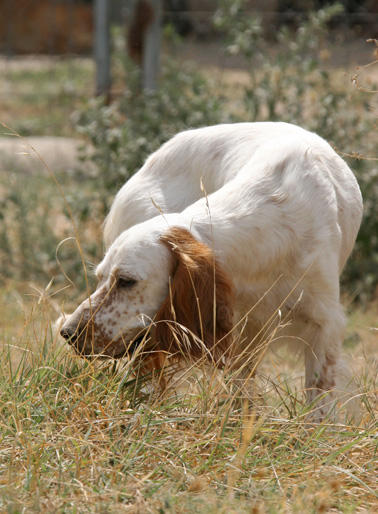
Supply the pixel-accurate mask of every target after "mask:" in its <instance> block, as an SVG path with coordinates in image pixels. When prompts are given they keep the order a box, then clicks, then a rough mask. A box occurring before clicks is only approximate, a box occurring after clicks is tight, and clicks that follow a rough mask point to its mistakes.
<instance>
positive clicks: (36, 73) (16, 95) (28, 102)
mask: <svg viewBox="0 0 378 514" xmlns="http://www.w3.org/2000/svg"><path fill="white" fill-rule="evenodd" d="M0 71H1V72H2V74H1V78H2V81H1V85H0V100H2V101H0V120H1V121H2V122H3V123H5V124H7V125H9V126H11V127H12V129H13V130H15V131H16V132H18V133H20V134H22V135H23V136H28V135H38V136H43V135H48V136H49V135H51V134H53V135H54V136H67V137H72V135H73V134H75V131H74V127H73V124H72V123H71V121H70V115H71V113H72V112H73V111H74V110H75V109H77V108H79V106H81V105H83V103H84V102H85V101H86V100H87V99H88V98H89V97H90V96H91V95H92V94H93V90H94V65H93V60H92V59H89V58H88V59H83V58H76V59H59V58H54V59H52V58H43V57H41V58H34V59H27V58H20V59H15V60H12V61H9V62H8V61H6V60H5V59H4V58H3V59H1V60H0Z"/></svg>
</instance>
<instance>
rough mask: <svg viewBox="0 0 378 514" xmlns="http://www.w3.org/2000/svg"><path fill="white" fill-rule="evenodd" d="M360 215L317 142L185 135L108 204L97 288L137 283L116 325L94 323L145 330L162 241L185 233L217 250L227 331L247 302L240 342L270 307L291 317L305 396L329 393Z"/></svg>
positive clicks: (162, 270) (158, 289)
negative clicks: (228, 308)
mask: <svg viewBox="0 0 378 514" xmlns="http://www.w3.org/2000/svg"><path fill="white" fill-rule="evenodd" d="M162 213H163V215H162ZM361 217H362V199H361V193H360V190H359V187H358V184H357V182H356V179H355V178H354V176H353V173H352V172H351V170H350V169H349V167H348V166H347V165H346V163H345V162H344V161H343V160H342V159H341V158H340V157H339V156H338V155H337V154H336V153H335V152H334V151H333V149H332V148H331V147H330V146H329V145H328V143H326V142H325V141H324V140H323V139H321V138H320V137H319V136H317V135H315V134H313V133H310V132H308V131H306V130H304V129H302V128H299V127H297V126H294V125H290V124H286V123H268V122H267V123H240V124H233V125H218V126H214V127H206V128H202V129H197V130H188V131H186V132H182V133H180V134H178V135H176V136H175V137H173V138H172V139H171V140H170V141H168V142H167V143H165V144H164V145H163V146H162V147H161V148H160V149H159V150H158V151H156V152H155V153H153V154H152V155H151V156H150V157H149V158H148V159H147V161H146V163H145V164H144V166H143V167H142V168H141V169H140V170H139V171H138V172H137V173H136V174H135V175H134V176H133V177H132V178H131V179H130V180H129V181H128V182H127V183H126V184H125V185H124V186H123V187H122V188H121V190H120V191H119V192H118V194H117V196H116V198H115V200H114V203H113V205H112V207H111V210H110V213H109V215H108V217H107V219H106V222H105V227H104V240H105V244H106V247H107V248H108V250H107V253H106V255H105V258H104V260H103V262H102V263H101V264H100V265H99V267H98V274H99V275H100V278H101V281H100V286H99V288H101V287H103V288H105V289H106V288H109V287H110V280H111V279H110V277H111V276H112V275H114V274H117V273H118V274H119V273H121V275H127V276H129V275H131V276H134V277H135V278H138V288H139V290H138V294H137V295H136V296H135V297H134V293H135V291H133V300H132V301H131V297H130V294H131V293H130V292H127V291H126V292H124V293H123V296H122V295H121V296H119V298H118V300H117V301H118V311H119V313H120V314H119V316H118V318H117V323H116V326H114V327H113V328H112V327H110V326H109V325H108V323H107V322H106V316H107V314H106V311H104V312H103V311H102V310H101V311H99V312H98V314H97V315H96V316H97V322H98V323H100V324H102V325H104V326H105V325H106V330H108V332H109V335H110V336H111V337H114V338H116V337H117V335H119V333H120V332H122V333H123V334H125V335H126V336H130V337H131V336H132V335H133V334H134V335H135V332H136V330H138V329H139V327H141V326H142V324H143V323H142V322H141V318H140V314H146V315H147V316H150V317H153V315H154V313H156V311H157V309H158V308H159V305H160V304H161V302H162V301H163V298H164V297H165V295H166V293H167V288H168V275H169V264H168V259H169V257H168V250H167V248H166V247H165V246H164V245H162V244H161V243H160V241H159V238H160V236H161V235H162V234H163V233H164V232H165V231H166V230H167V228H168V227H169V226H180V227H185V228H187V229H189V230H190V231H191V232H192V234H193V235H194V236H195V237H196V238H197V239H198V240H200V241H201V242H203V243H205V244H207V245H208V246H210V247H211V248H212V249H213V250H214V252H215V254H216V256H217V258H218V260H219V262H220V263H221V265H222V266H223V268H224V270H225V271H226V272H227V273H228V275H229V277H231V280H232V282H233V285H234V287H235V290H236V312H235V322H237V321H238V320H239V319H240V318H241V317H243V316H244V315H245V314H246V313H247V312H248V311H249V310H250V309H251V308H252V307H253V306H254V305H255V307H254V309H253V310H252V312H251V314H250V315H249V316H248V323H247V327H246V334H247V335H246V337H247V339H249V340H251V339H252V338H253V337H254V336H255V334H256V333H257V331H258V330H260V329H261V327H262V326H263V325H264V323H265V322H266V321H267V320H268V319H269V318H270V316H271V315H272V313H274V312H275V311H276V310H277V309H278V308H280V312H281V313H282V315H283V316H285V315H286V314H287V313H288V312H291V311H292V313H291V318H292V324H291V327H289V328H288V330H287V331H288V334H289V335H294V336H295V337H298V338H300V339H301V340H302V341H304V345H305V366H306V387H307V388H308V389H309V390H310V393H309V398H310V399H312V398H314V395H315V393H313V394H312V393H311V390H314V391H316V390H317V388H319V389H323V388H325V389H327V388H328V387H332V386H333V385H334V381H335V378H337V377H335V375H336V374H337V367H338V366H339V362H340V350H341V342H342V338H343V330H344V315H343V310H342V307H341V305H340V298H339V276H340V273H341V271H342V269H343V266H344V264H345V262H346V260H347V258H348V256H349V254H350V253H351V251H352V248H353V245H354V242H355V239H356V236H357V232H358V229H359V226H360V222H361ZM273 284H275V285H273ZM272 286H273V287H272ZM268 290H269V293H268V294H266V292H267V291H268ZM96 294H97V292H95V293H94V298H95V295H96ZM138 298H139V299H138ZM78 309H79V310H80V307H79V308H78ZM72 316H75V313H74V315H72ZM77 316H78V314H77V313H76V317H75V319H77ZM322 386H324V387H322Z"/></svg>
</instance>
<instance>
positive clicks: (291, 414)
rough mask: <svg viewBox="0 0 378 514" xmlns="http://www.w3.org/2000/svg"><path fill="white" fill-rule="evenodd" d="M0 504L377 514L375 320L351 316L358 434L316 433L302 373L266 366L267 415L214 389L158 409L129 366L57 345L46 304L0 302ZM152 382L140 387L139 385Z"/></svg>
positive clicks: (39, 508) (164, 400)
mask: <svg viewBox="0 0 378 514" xmlns="http://www.w3.org/2000/svg"><path fill="white" fill-rule="evenodd" d="M0 307H1V311H2V313H3V317H2V321H1V324H0V337H1V342H2V368H1V374H0V395H1V400H0V434H1V443H0V469H1V479H0V493H1V498H2V499H1V510H3V511H8V512H21V511H25V510H26V511H28V512H34V511H36V512H51V511H53V510H57V511H59V512H86V511H91V512H97V511H99V512H140V513H142V512H143V513H144V512H175V513H176V512H210V513H211V512H214V513H215V512H224V513H229V512H235V513H239V512H261V513H263V512H298V513H303V512H306V513H307V512H314V513H315V512H356V511H357V512H371V513H373V512H375V511H376V506H377V501H378V498H377V490H376V476H377V471H378V469H377V454H376V436H377V425H376V414H377V404H376V392H377V389H376V388H377V383H376V379H377V361H376V343H377V336H376V331H375V330H373V329H374V327H377V325H378V319H377V317H376V311H374V309H373V308H372V310H371V311H368V312H362V311H355V312H354V313H353V314H352V316H351V323H350V327H349V329H348V338H347V340H346V346H347V353H348V355H349V357H350V359H351V361H352V363H353V367H354V370H355V372H356V374H357V378H358V380H359V383H360V386H361V392H362V396H361V409H362V420H361V422H360V423H359V424H358V425H355V424H353V423H348V422H346V421H344V422H343V423H337V424H334V423H332V422H331V421H325V422H324V423H322V424H308V423H306V422H305V418H304V416H303V414H304V412H305V408H304V404H303V400H304V395H303V391H302V390H301V387H302V385H301V384H302V382H301V367H300V365H298V364H297V363H295V362H293V361H292V362H290V361H289V359H288V356H287V354H285V353H283V354H282V353H281V354H278V355H277V354H273V353H270V354H268V355H267V357H266V359H265V361H264V362H263V364H262V366H261V369H260V378H259V379H258V385H259V392H260V395H259V401H258V402H257V403H256V404H250V403H249V402H242V403H240V402H239V401H233V400H232V399H231V396H227V395H226V394H225V393H224V392H222V394H219V393H218V394H215V392H214V390H215V389H216V388H215V387H214V382H212V381H211V379H209V378H208V377H206V376H205V377H203V378H202V379H199V382H198V384H197V387H196V388H192V389H191V390H190V391H189V390H188V389H183V390H181V391H180V392H177V391H176V392H174V391H171V393H169V394H166V395H165V396H164V397H160V396H159V395H156V394H154V393H153V392H152V393H149V392H146V391H147V389H146V388H145V390H144V391H143V390H140V389H139V388H138V385H137V384H136V383H135V381H134V377H133V375H132V374H130V373H129V372H128V371H127V369H128V368H127V364H125V363H123V364H122V363H118V365H117V367H115V366H114V365H112V364H110V363H108V364H104V363H103V364H92V363H88V362H84V361H82V360H80V359H79V358H77V357H73V356H71V355H70V354H69V353H68V351H67V348H66V347H64V346H61V344H60V343H59V342H58V341H55V336H54V335H53V333H52V331H51V322H50V320H51V319H52V318H53V317H54V316H55V312H54V309H53V308H52V305H51V302H50V299H49V297H48V296H45V297H44V298H42V297H40V298H39V303H38V298H35V299H32V300H30V298H25V296H24V295H23V294H19V293H15V292H14V290H12V289H11V288H9V289H3V290H2V291H1V296H0ZM143 382H144V381H143V380H142V383H143Z"/></svg>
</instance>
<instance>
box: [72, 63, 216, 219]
mask: <svg viewBox="0 0 378 514" xmlns="http://www.w3.org/2000/svg"><path fill="white" fill-rule="evenodd" d="M126 71H127V75H126V84H125V90H124V92H123V94H122V96H121V97H120V98H118V99H117V100H116V101H115V102H114V103H113V104H112V105H110V106H106V105H104V103H103V100H102V99H95V100H92V101H90V103H89V105H88V107H87V108H86V109H85V110H82V111H80V112H76V113H75V114H74V120H75V122H76V124H77V127H78V130H79V132H80V133H81V134H83V135H84V136H86V138H88V139H89V141H90V142H91V143H92V146H93V150H91V151H90V153H89V154H88V153H86V154H85V155H84V158H89V159H91V160H92V161H93V163H94V164H95V165H96V166H95V167H94V178H95V180H96V182H97V184H98V185H99V189H100V190H102V193H103V194H104V193H106V192H107V193H110V194H113V193H115V192H116V191H117V190H118V188H119V187H120V186H121V185H122V184H123V183H124V182H125V180H126V179H128V178H129V177H130V176H131V175H132V174H133V173H134V172H135V171H137V170H138V168H139V167H140V166H141V165H142V164H143V162H144V160H145V159H146V157H147V156H148V155H149V154H150V153H151V152H153V151H154V150H156V149H157V148H158V147H159V146H160V145H161V144H162V143H164V142H165V141H166V140H168V139H170V138H171V137H172V136H173V135H174V134H176V133H177V132H179V131H181V130H184V129H187V128H189V127H200V126H204V125H211V124H216V123H219V122H221V121H222V120H224V119H225V117H224V116H223V117H222V115H221V109H220V102H219V100H218V99H216V98H215V96H214V95H213V94H212V92H211V89H210V86H209V84H208V81H206V80H205V78H204V77H203V75H201V74H200V73H198V72H193V70H192V69H191V68H190V67H189V68H188V67H186V66H185V65H184V66H182V65H180V64H179V63H177V62H174V61H169V62H167V63H165V66H164V68H163V70H162V77H161V82H160V88H159V90H158V91H156V92H149V93H142V92H141V91H140V87H139V83H140V80H139V78H140V77H139V71H138V69H137V68H136V67H135V66H134V65H132V64H131V63H130V62H126ZM109 198H110V195H108V196H107V197H105V196H104V212H106V211H107V208H108V203H109Z"/></svg>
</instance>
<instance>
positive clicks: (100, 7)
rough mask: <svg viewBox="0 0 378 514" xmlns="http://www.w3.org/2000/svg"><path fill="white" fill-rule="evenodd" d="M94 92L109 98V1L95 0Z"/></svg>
mask: <svg viewBox="0 0 378 514" xmlns="http://www.w3.org/2000/svg"><path fill="white" fill-rule="evenodd" d="M94 15H95V16H94V17H95V41H94V49H95V60H96V94H97V95H104V96H105V97H106V99H107V100H108V99H109V94H110V84H111V77H110V1H109V0H95V6H94Z"/></svg>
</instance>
